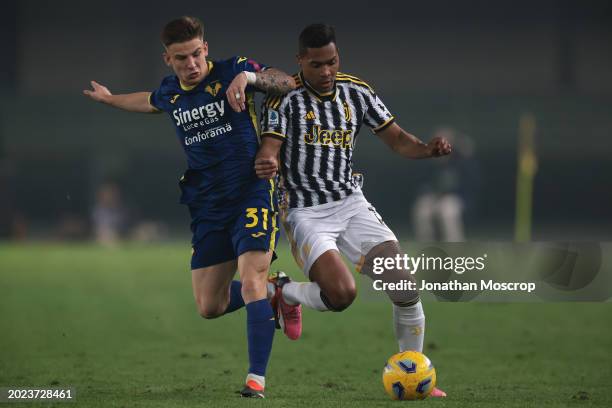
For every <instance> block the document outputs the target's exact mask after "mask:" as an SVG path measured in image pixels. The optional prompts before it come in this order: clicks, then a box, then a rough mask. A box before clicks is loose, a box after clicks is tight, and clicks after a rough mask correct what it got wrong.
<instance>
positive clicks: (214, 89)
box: [204, 82, 221, 96]
mask: <svg viewBox="0 0 612 408" xmlns="http://www.w3.org/2000/svg"><path fill="white" fill-rule="evenodd" d="M213 83H214V85H213ZM213 83H211V84H208V85H206V88H204V90H205V91H206V92H208V93H209V94H211V95H212V96H217V94H218V93H219V91H220V90H221V83H220V82H213Z"/></svg>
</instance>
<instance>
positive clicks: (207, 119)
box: [172, 101, 225, 131]
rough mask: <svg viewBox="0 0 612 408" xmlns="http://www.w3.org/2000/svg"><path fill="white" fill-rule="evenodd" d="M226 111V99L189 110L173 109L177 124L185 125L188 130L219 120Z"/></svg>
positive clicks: (185, 129)
mask: <svg viewBox="0 0 612 408" xmlns="http://www.w3.org/2000/svg"><path fill="white" fill-rule="evenodd" d="M224 113H225V101H219V102H211V103H208V104H206V105H202V106H199V107H197V108H193V109H188V110H183V109H181V108H178V109H175V110H173V111H172V117H173V118H174V120H175V121H176V126H183V130H184V131H188V130H191V129H194V128H197V127H200V126H206V125H211V124H213V123H215V122H218V121H219V118H220V117H222V116H223V114H224Z"/></svg>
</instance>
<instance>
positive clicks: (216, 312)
mask: <svg viewBox="0 0 612 408" xmlns="http://www.w3.org/2000/svg"><path fill="white" fill-rule="evenodd" d="M197 305H198V313H199V314H200V316H202V317H203V318H204V319H214V318H217V317H219V316H221V315H223V313H224V312H225V309H226V308H227V306H226V305H222V304H220V303H213V302H209V301H206V300H205V299H198V300H197Z"/></svg>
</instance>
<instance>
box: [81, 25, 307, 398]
mask: <svg viewBox="0 0 612 408" xmlns="http://www.w3.org/2000/svg"><path fill="white" fill-rule="evenodd" d="M162 42H163V45H164V48H165V52H164V54H163V57H164V61H165V62H166V64H167V65H168V66H169V67H171V68H172V70H173V71H174V74H175V75H170V76H167V77H166V78H164V79H163V81H162V83H161V85H160V87H159V88H158V89H156V90H155V91H153V92H136V93H130V94H124V95H113V94H111V92H110V91H109V90H108V89H107V88H106V87H104V86H102V85H100V84H98V83H96V82H94V81H92V83H91V84H92V87H93V90H85V91H84V93H85V94H86V95H88V96H89V97H91V98H92V99H94V100H96V101H99V102H103V103H106V104H108V105H111V106H114V107H117V108H120V109H124V110H127V111H132V112H145V113H156V112H166V113H168V115H169V117H170V120H171V122H172V123H173V126H174V128H175V130H176V134H177V136H178V140H179V143H180V144H181V146H182V147H183V149H184V151H185V154H186V156H187V163H188V169H187V171H186V172H185V174H184V175H183V177H182V178H181V181H180V187H181V190H182V196H181V203H183V204H186V205H187V206H188V208H189V212H190V214H191V219H192V223H191V230H192V232H193V239H192V246H193V251H192V257H191V276H192V285H193V293H194V297H195V300H196V304H197V306H198V310H199V313H200V314H201V316H202V317H204V318H206V319H212V318H215V317H218V316H221V315H224V314H226V313H230V312H233V311H235V310H237V309H240V308H241V307H245V308H246V311H247V340H248V354H249V371H248V375H247V378H246V385H245V387H244V389H243V390H242V392H241V394H242V395H243V396H245V397H255V398H263V395H264V394H263V391H264V387H265V371H266V367H267V364H268V359H269V356H270V352H271V349H272V339H273V336H274V321H273V320H274V314H273V310H272V307H271V305H270V301H269V300H268V298H267V277H268V268H269V265H270V261H271V259H272V257H273V251H274V247H275V241H276V238H277V234H278V228H277V224H276V218H277V217H276V214H277V211H276V208H277V206H276V193H275V191H274V190H275V185H274V182H273V181H272V180H262V179H259V178H257V176H256V174H255V171H254V169H253V162H254V160H255V154H256V152H257V149H258V147H259V142H258V137H257V118H256V115H255V109H254V103H253V93H254V91H255V90H256V89H259V90H263V91H266V92H268V93H277V94H280V93H284V92H288V91H290V90H292V89H293V88H295V82H294V80H293V79H292V78H291V77H290V76H288V75H287V74H285V73H282V72H280V71H278V70H275V69H266V68H265V66H263V65H260V64H258V63H257V62H255V61H253V60H251V59H248V58H245V57H234V58H231V59H228V60H221V61H209V60H207V56H208V43H207V42H206V41H204V34H203V26H202V23H201V22H200V21H199V20H198V19H197V18H194V17H181V18H179V19H176V20H173V21H171V22H169V23H168V24H167V25H166V26H165V28H164V30H163V32H162ZM228 104H229V106H228ZM236 269H238V272H239V274H240V281H236V280H233V277H234V274H235V273H236Z"/></svg>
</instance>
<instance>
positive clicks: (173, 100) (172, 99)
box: [170, 94, 181, 104]
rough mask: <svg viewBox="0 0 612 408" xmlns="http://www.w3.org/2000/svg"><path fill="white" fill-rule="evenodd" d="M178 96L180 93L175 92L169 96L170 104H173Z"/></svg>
mask: <svg viewBox="0 0 612 408" xmlns="http://www.w3.org/2000/svg"><path fill="white" fill-rule="evenodd" d="M179 96H181V95H179V94H176V95H174V96H173V97H172V98H170V103H171V104H174V103H175V102H176V100H177V99H178V98H179Z"/></svg>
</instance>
